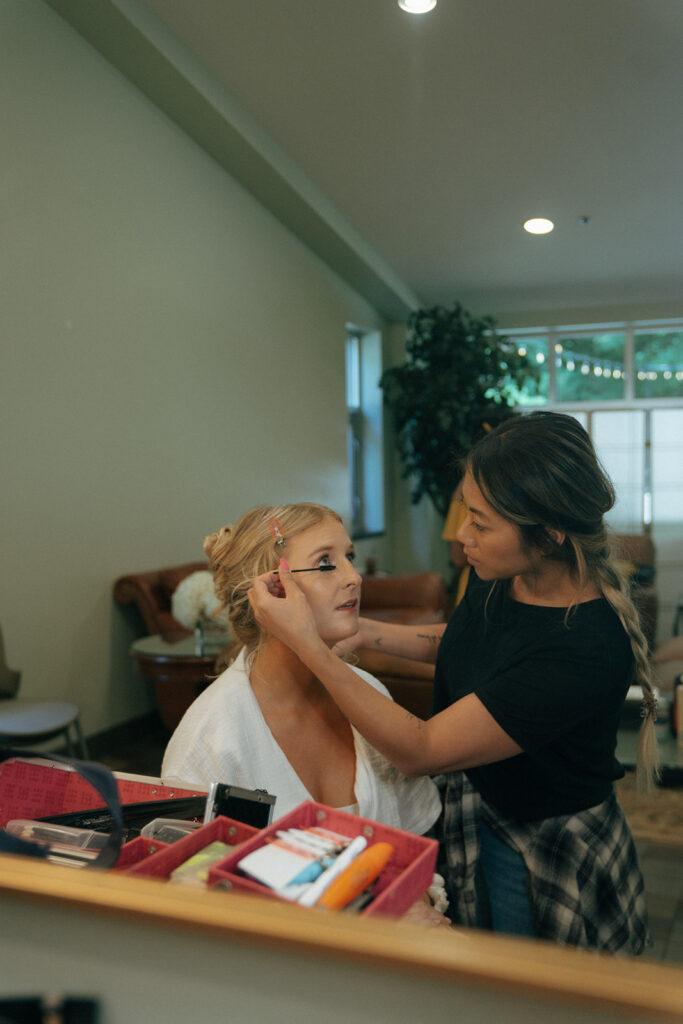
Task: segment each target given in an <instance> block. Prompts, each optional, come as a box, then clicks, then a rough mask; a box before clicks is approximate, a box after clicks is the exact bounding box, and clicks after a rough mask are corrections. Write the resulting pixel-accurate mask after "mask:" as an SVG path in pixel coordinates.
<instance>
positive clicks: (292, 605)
mask: <svg viewBox="0 0 683 1024" xmlns="http://www.w3.org/2000/svg"><path fill="white" fill-rule="evenodd" d="M247 596H248V597H249V603H250V605H251V607H252V608H253V610H254V617H255V619H256V621H257V622H258V624H259V626H261V628H262V629H264V630H265V631H266V632H267V633H269V634H270V635H271V636H276V637H277V638H278V639H279V640H282V642H283V643H284V644H287V646H288V647H291V648H292V650H294V651H297V653H299V652H300V651H301V649H302V647H305V646H306V645H307V644H316V643H322V641H321V639H320V636H319V635H318V631H317V629H316V626H315V621H314V619H313V613H312V612H311V608H310V605H309V603H308V601H307V600H306V596H305V594H304V593H303V591H302V590H301V589H300V588H299V587H298V586H297V584H296V581H295V580H294V577H293V576H292V574H291V572H290V571H289V566H288V565H287V562H286V561H285V560H284V558H283V559H281V560H280V569H279V571H278V573H277V575H276V574H275V573H272V572H267V573H264V574H263V576H257V578H256V579H255V580H254V583H253V586H252V587H251V588H250V589H249V591H248V595H247Z"/></svg>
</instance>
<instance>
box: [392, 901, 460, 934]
mask: <svg viewBox="0 0 683 1024" xmlns="http://www.w3.org/2000/svg"><path fill="white" fill-rule="evenodd" d="M401 921H406V922H408V923H409V924H416V925H418V927H420V928H450V927H451V922H450V920H449V919H448V918H447V917H446V916H445V914H442V913H441V911H440V910H437V909H436V907H433V906H432V905H431V903H430V902H429V901H428V900H425V899H424V897H420V899H419V900H416V901H415V903H413V905H412V907H408V909H407V910H406V912H405V914H403V916H402V917H401Z"/></svg>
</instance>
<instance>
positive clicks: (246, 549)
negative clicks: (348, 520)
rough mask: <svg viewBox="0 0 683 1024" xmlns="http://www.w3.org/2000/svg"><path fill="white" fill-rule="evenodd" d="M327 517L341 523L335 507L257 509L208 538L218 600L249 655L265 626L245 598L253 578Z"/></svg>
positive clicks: (206, 547)
mask: <svg viewBox="0 0 683 1024" xmlns="http://www.w3.org/2000/svg"><path fill="white" fill-rule="evenodd" d="M273 517H275V518H276V519H277V520H278V522H279V525H280V529H281V530H282V535H283V537H284V539H285V543H284V545H283V546H281V545H277V546H276V544H275V539H274V537H273V534H272V532H271V527H270V522H271V520H272V519H273ZM325 519H335V520H336V521H337V522H341V521H342V520H341V517H340V516H338V515H337V513H336V512H333V510H332V509H331V508H327V507H326V506H325V505H316V504H314V503H313V502H299V503H297V504H296V505H257V506H256V508H252V509H250V511H249V512H245V514H244V515H243V516H242V518H241V519H239V520H238V522H236V523H235V524H234V526H222V527H221V528H220V529H219V530H217V531H216V533H212V534H210V535H209V536H208V537H207V538H206V539H205V541H204V552H205V554H206V556H207V558H208V559H209V568H210V569H211V572H212V573H213V580H214V589H215V591H216V596H217V597H218V598H219V600H220V601H221V606H222V608H224V609H226V610H227V613H228V619H229V621H230V625H231V627H232V632H233V634H234V636H235V638H236V639H237V640H238V641H239V643H241V644H242V646H243V647H244V648H245V649H246V653H247V654H250V653H251V652H252V651H254V650H255V649H256V648H257V647H258V644H259V643H260V641H261V640H262V634H261V628H260V626H259V625H258V623H257V622H256V619H255V618H254V613H253V611H252V608H251V605H250V604H249V598H248V597H247V592H248V591H249V588H250V587H251V585H252V583H253V581H254V579H255V578H256V577H257V576H261V575H262V574H263V573H265V572H269V571H270V570H272V569H277V566H278V561H279V559H280V558H281V557H282V556H283V555H284V556H285V557H286V555H287V541H288V540H291V538H292V537H295V536H296V535H297V534H299V533H303V532H304V530H308V529H310V528H311V527H312V526H317V525H318V524H319V523H321V522H323V520H325Z"/></svg>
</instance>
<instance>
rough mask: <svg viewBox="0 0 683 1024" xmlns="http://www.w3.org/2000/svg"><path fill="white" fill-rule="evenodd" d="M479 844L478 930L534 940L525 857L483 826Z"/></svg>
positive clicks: (477, 877) (477, 881)
mask: <svg viewBox="0 0 683 1024" xmlns="http://www.w3.org/2000/svg"><path fill="white" fill-rule="evenodd" d="M479 843H480V849H479V863H478V865H477V874H476V892H477V927H478V928H486V929H488V930H489V931H494V932H505V933H506V934H508V935H529V936H534V935H535V934H536V931H535V928H534V917H533V912H532V907H531V896H530V889H529V872H528V871H527V868H526V864H525V863H524V859H523V857H522V856H521V854H519V853H517V851H516V850H513V849H512V848H511V847H509V846H507V845H506V844H505V843H504V842H503V841H502V840H501V839H498V837H497V836H495V835H494V834H493V832H492V831H491V829H490V828H488V826H487V825H485V824H484V823H483V822H481V828H480V834H479Z"/></svg>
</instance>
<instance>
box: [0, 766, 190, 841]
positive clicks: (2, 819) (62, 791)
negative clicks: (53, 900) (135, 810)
mask: <svg viewBox="0 0 683 1024" xmlns="http://www.w3.org/2000/svg"><path fill="white" fill-rule="evenodd" d="M115 775H116V773H115ZM116 784H117V787H118V790H119V798H120V800H121V803H122V804H134V803H142V802H144V801H145V800H172V799H174V798H176V797H186V796H203V795H205V794H206V790H203V789H196V790H194V789H176V788H175V787H172V786H162V785H161V784H160V783H159V781H158V779H150V781H149V782H141V781H139V780H135V779H125V778H119V777H116ZM104 806H105V802H104V800H103V799H102V798H101V796H100V795H99V793H98V792H97V790H95V789H93V787H92V786H91V785H90V783H89V782H86V780H85V779H84V778H82V777H81V776H80V775H79V774H78V773H77V772H76V771H74V770H72V769H70V768H69V766H68V765H59V764H56V763H55V764H47V763H45V764H42V763H40V762H38V761H31V760H30V759H26V760H22V759H21V758H16V759H14V758H13V759H12V760H10V761H5V762H3V763H2V764H0V828H1V827H3V826H4V825H6V824H7V822H8V821H12V819H14V818H26V819H29V820H31V819H33V818H44V817H47V815H52V814H68V813H69V812H71V811H89V810H91V809H94V808H95V807H104Z"/></svg>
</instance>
